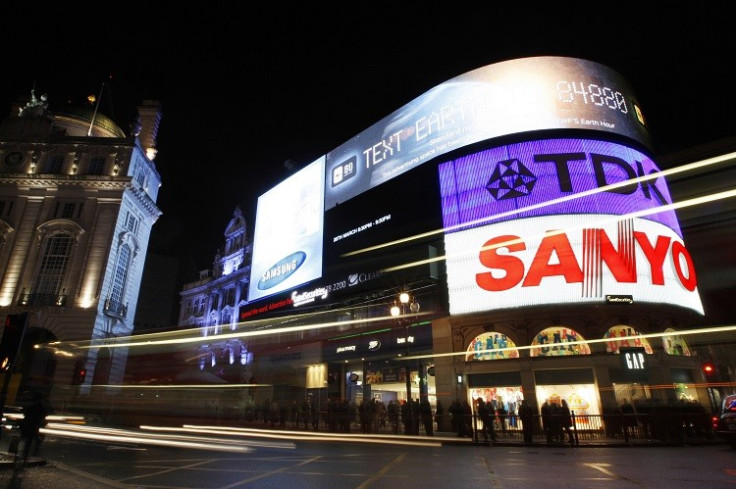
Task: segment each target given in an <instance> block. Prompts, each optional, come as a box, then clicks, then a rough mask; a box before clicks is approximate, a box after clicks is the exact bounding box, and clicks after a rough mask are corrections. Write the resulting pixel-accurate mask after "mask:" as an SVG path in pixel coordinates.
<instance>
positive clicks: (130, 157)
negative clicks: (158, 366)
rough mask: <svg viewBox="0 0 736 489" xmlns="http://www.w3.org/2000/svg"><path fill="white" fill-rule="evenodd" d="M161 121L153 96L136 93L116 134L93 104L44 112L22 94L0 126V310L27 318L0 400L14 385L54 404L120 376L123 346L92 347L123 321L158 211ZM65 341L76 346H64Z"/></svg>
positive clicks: (131, 311)
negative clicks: (134, 109) (129, 118)
mask: <svg viewBox="0 0 736 489" xmlns="http://www.w3.org/2000/svg"><path fill="white" fill-rule="evenodd" d="M160 120H161V107H160V104H159V103H158V102H156V101H150V100H147V101H144V102H143V103H142V104H141V105H140V106H139V107H138V120H137V121H136V122H135V123H134V124H131V129H130V133H129V134H126V133H125V132H124V131H123V130H122V129H121V128H120V127H119V126H118V125H117V124H116V123H115V122H113V121H112V120H111V119H110V118H108V117H107V116H105V115H103V114H102V113H100V112H99V110H98V107H94V106H92V105H90V106H88V107H83V108H77V107H71V106H63V107H60V108H54V110H53V111H52V110H49V107H48V101H47V99H46V97H45V96H42V97H40V98H37V97H36V96H35V94H34V93H33V92H32V94H31V98H30V100H21V101H19V102H17V103H16V104H14V105H13V107H11V113H10V115H9V116H8V117H7V118H6V119H5V120H4V121H3V122H2V124H1V125H0V312H2V313H4V314H5V315H6V316H8V315H21V316H22V317H24V318H27V324H26V326H25V338H24V340H23V343H22V345H21V347H20V350H19V353H18V356H17V361H16V362H14V363H13V364H11V365H10V366H6V370H5V373H6V374H7V373H8V370H7V369H8V368H9V369H11V374H12V377H13V379H14V380H13V382H11V383H10V390H9V391H8V392H7V400H8V402H11V401H12V400H13V398H14V397H15V395H16V394H17V393H19V392H22V391H23V390H29V389H42V390H46V391H47V392H48V393H49V394H50V395H51V400H52V403H53V402H61V401H62V400H63V399H65V398H67V397H69V396H76V395H80V394H82V395H84V394H87V393H89V392H90V390H91V386H92V384H93V383H94V384H96V385H101V386H107V387H106V389H107V390H113V391H114V390H115V389H116V388H117V387H115V386H116V385H118V386H119V384H120V383H121V382H122V380H123V375H124V371H125V366H126V358H127V354H126V352H125V351H122V350H117V351H116V350H114V349H108V348H98V347H97V345H98V344H99V343H100V342H102V341H104V340H105V339H108V338H111V337H118V336H126V335H130V334H131V333H132V331H133V317H134V315H135V310H136V307H137V304H138V300H139V289H140V282H141V277H142V273H143V266H144V261H145V257H146V251H147V248H148V241H149V235H150V233H151V228H152V226H153V224H154V223H155V222H156V221H157V219H158V217H159V216H160V215H161V211H160V210H159V208H158V207H157V205H156V200H157V196H158V191H159V187H160V186H161V177H160V175H159V173H158V171H157V169H156V166H155V164H154V162H153V160H154V158H155V156H156V139H157V134H158V128H159V123H160ZM72 341H73V342H76V345H75V346H79V345H83V346H84V348H83V349H81V350H76V352H75V353H74V354H70V353H69V351H70V349H67V348H66V346H65V345H68V343H67V342H72ZM48 342H51V344H49V345H47V346H46V347H44V348H39V349H34V348H33V345H34V344H39V343H48ZM79 351H82V352H84V353H83V354H79V353H78V352H79Z"/></svg>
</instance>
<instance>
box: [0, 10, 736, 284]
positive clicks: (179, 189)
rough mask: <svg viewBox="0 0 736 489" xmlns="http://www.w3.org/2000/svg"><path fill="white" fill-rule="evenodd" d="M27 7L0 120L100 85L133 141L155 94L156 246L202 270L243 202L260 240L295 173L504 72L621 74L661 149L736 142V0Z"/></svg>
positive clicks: (8, 38) (8, 56) (16, 29)
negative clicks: (560, 68)
mask: <svg viewBox="0 0 736 489" xmlns="http://www.w3.org/2000/svg"><path fill="white" fill-rule="evenodd" d="M31 3H32V2H17V1H15V0H12V1H9V2H3V4H2V5H1V6H0V22H2V32H3V34H4V35H3V38H4V42H3V50H2V53H3V63H2V66H3V69H2V76H1V77H0V112H2V113H3V114H8V113H9V107H10V103H11V102H12V101H13V100H15V99H17V98H18V97H20V96H28V95H29V94H30V90H31V88H33V87H34V84H35V90H36V95H40V94H42V93H46V94H48V97H49V102H50V108H51V110H53V108H54V107H55V106H56V107H58V106H62V105H65V104H67V103H72V104H74V105H81V104H82V103H83V101H84V99H85V98H86V96H87V95H89V94H95V95H99V93H100V90H101V87H102V86H103V83H104V84H105V85H104V90H103V91H102V94H103V96H102V100H101V107H100V110H101V111H103V112H104V113H105V114H106V115H108V116H110V117H112V118H113V119H114V120H115V121H117V122H118V124H119V125H120V127H121V128H122V129H123V130H125V131H126V132H127V131H128V128H129V123H130V122H131V120H132V119H133V116H134V114H135V108H136V106H137V105H138V104H140V102H141V101H142V100H146V99H154V100H160V101H161V103H162V107H163V114H164V116H163V119H162V121H161V128H160V132H159V139H158V150H159V154H158V157H157V158H156V160H155V164H156V166H157V168H158V170H159V172H160V173H161V175H162V178H163V186H162V189H161V192H160V194H159V201H158V205H159V207H160V209H161V210H162V211H163V216H162V217H161V219H159V221H158V222H157V223H156V225H155V226H154V234H155V235H154V237H153V242H154V243H155V244H156V246H160V247H163V248H165V249H168V250H170V251H172V252H176V253H181V254H182V255H185V256H191V257H192V259H193V261H194V264H195V266H196V268H197V269H204V268H208V267H210V266H211V264H212V259H213V256H214V254H215V252H216V251H217V249H218V247H220V246H221V245H222V242H223V237H222V233H223V232H224V230H225V226H226V225H227V223H228V221H229V219H230V218H231V216H232V213H233V210H234V208H235V207H236V206H240V207H241V208H242V209H243V211H244V213H245V215H246V219H247V221H248V226H249V227H250V232H251V235H252V230H253V228H254V225H255V222H254V216H255V206H256V202H257V199H258V196H259V195H260V194H262V193H263V192H265V191H266V190H268V189H270V188H271V187H272V186H274V185H276V184H277V183H278V182H279V181H281V180H283V179H284V178H285V177H286V176H288V175H289V174H290V172H291V171H292V169H299V168H301V167H302V166H304V165H306V164H308V163H311V162H312V161H314V160H315V159H317V158H318V157H319V156H321V155H323V154H326V153H328V152H329V151H331V150H332V149H334V148H336V147H337V146H339V145H340V144H342V143H343V142H345V141H346V140H348V139H350V138H351V137H352V136H354V135H356V134H358V133H359V132H361V131H362V130H364V129H366V128H367V127H369V126H370V125H372V124H373V123H375V122H377V121H378V120H380V119H382V118H383V117H385V116H386V115H388V114H389V113H391V112H393V111H394V110H396V109H398V108H400V107H401V106H403V105H405V104H406V103H408V102H410V101H411V100H413V99H414V98H416V97H418V96H419V95H421V94H423V93H424V92H426V91H427V90H429V89H431V88H432V87H434V86H436V85H439V84H440V83H442V82H444V81H446V80H449V79H450V78H453V77H455V76H458V75H460V74H462V73H465V72H467V71H471V70H473V69H475V68H479V67H481V66H484V65H487V64H491V63H495V62H500V61H504V60H508V59H513V58H518V57H526V56H540V55H556V56H572V57H580V58H587V59H590V60H593V61H596V62H599V63H602V64H604V65H607V66H609V67H611V68H613V69H614V70H616V71H618V72H619V73H620V74H621V75H623V77H624V78H626V79H627V80H628V81H629V82H630V83H631V85H632V86H633V88H634V91H635V92H636V94H637V95H638V97H639V99H640V102H641V104H642V106H643V110H644V115H645V117H646V119H647V121H648V125H649V127H650V130H651V132H652V136H653V140H654V145H655V152H656V153H657V154H663V153H669V152H672V151H676V150H679V149H684V148H687V147H690V146H694V145H697V144H699V143H704V142H709V141H714V140H717V139H721V138H724V137H729V136H734V135H735V134H734V133H735V131H734V127H735V126H736V125H735V124H734V122H733V121H734V119H733V115H732V113H733V111H734V109H736V83H734V79H733V76H732V71H733V65H734V61H736V35H734V33H733V32H734V31H733V21H734V20H733V19H734V18H736V4H734V3H733V2H726V1H723V2H707V1H705V2H667V3H660V2H657V5H644V6H642V5H643V4H644V3H645V2H589V1H585V2H577V1H565V2H544V5H545V6H544V7H539V6H536V2H534V3H533V4H531V5H530V3H526V2H503V3H504V4H508V5H512V6H508V5H506V6H498V5H491V4H492V3H493V4H495V3H499V2H457V1H455V2H439V3H435V2H334V3H328V2H310V3H307V2H293V5H292V2H284V3H279V2H272V3H270V6H269V7H264V6H259V5H260V4H258V3H255V2H217V1H210V2H206V4H202V3H200V2H187V3H192V6H190V7H187V6H184V5H185V3H184V2H181V3H180V2H176V3H174V2H146V3H140V4H139V5H137V4H136V3H135V2H132V3H131V2H123V3H120V2H117V3H115V4H114V5H113V4H109V5H110V6H107V4H95V3H88V4H86V5H84V6H81V7H80V5H83V4H84V2H82V3H78V2H71V3H69V2H67V3H62V4H60V5H45V6H44V7H43V9H41V8H38V7H35V6H29V5H30V4H31ZM159 3H162V4H164V5H159ZM486 4H488V5H486ZM591 4H597V5H598V7H591ZM681 5H683V6H681ZM684 5H686V6H684ZM192 278H194V277H192Z"/></svg>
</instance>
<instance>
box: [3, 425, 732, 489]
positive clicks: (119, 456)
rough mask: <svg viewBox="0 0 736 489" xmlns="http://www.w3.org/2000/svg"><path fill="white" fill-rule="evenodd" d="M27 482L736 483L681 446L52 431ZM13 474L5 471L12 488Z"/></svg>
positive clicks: (720, 449)
mask: <svg viewBox="0 0 736 489" xmlns="http://www.w3.org/2000/svg"><path fill="white" fill-rule="evenodd" d="M42 453H43V455H44V457H45V458H46V459H47V464H46V465H45V466H38V467H29V468H28V469H26V474H25V480H24V483H23V486H22V487H25V488H34V489H47V488H49V489H50V488H57V487H58V488H63V487H70V486H69V484H71V483H73V486H71V487H75V488H87V487H89V488H98V489H99V488H104V487H117V488H147V489H148V488H151V489H153V488H167V489H193V488H208V489H209V488H221V489H230V488H232V489H234V488H248V489H266V488H278V489H283V488H294V489H297V488H298V489H301V488H304V489H311V488H314V489H346V488H355V489H376V488H385V487H390V488H400V489H427V488H428V487H432V488H448V489H455V488H457V489H468V488H472V487H488V488H493V489H516V488H520V489H521V488H530V487H535V488H542V487H549V488H552V487H565V489H577V488H580V489H596V488H606V489H610V488H637V489H642V488H652V489H658V488H667V489H674V488H683V489H684V488H697V489H705V488H707V489H719V488H733V487H734V486H736V451H734V450H733V449H731V448H730V447H728V446H726V445H709V446H680V447H620V448H613V447H575V448H572V447H566V446H559V447H546V446H538V447H537V446H535V447H524V446H473V445H462V446H460V445H445V446H436V447H429V446H406V445H394V444H387V445H384V444H359V443H345V442H334V441H329V442H328V441H325V442H313V441H309V442H298V443H296V444H295V446H294V448H264V447H256V448H254V449H253V450H252V451H251V452H248V453H227V452H220V451H213V450H201V449H185V448H179V447H160V446H144V445H137V444H134V443H123V444H120V443H109V442H105V443H103V442H91V441H80V440H70V439H61V438H59V439H56V438H54V437H49V439H47V440H46V443H45V445H44V447H43V452H42ZM10 476H11V471H9V470H5V471H3V472H1V473H0V485H1V487H6V486H7V484H8V481H10Z"/></svg>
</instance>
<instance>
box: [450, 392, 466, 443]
mask: <svg viewBox="0 0 736 489" xmlns="http://www.w3.org/2000/svg"><path fill="white" fill-rule="evenodd" d="M448 411H450V424H451V426H452V431H454V432H455V433H457V436H458V437H461V438H462V437H463V405H462V404H460V399H455V400H454V401H452V404H450V407H449V409H448Z"/></svg>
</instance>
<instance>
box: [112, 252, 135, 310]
mask: <svg viewBox="0 0 736 489" xmlns="http://www.w3.org/2000/svg"><path fill="white" fill-rule="evenodd" d="M129 264H130V246H128V245H127V244H124V245H123V246H121V247H120V251H119V252H118V262H117V265H116V266H115V278H114V279H113V282H112V293H111V294H110V299H111V300H114V301H116V302H117V303H119V304H120V303H122V302H123V297H124V293H125V282H126V280H127V278H128V265H129Z"/></svg>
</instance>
